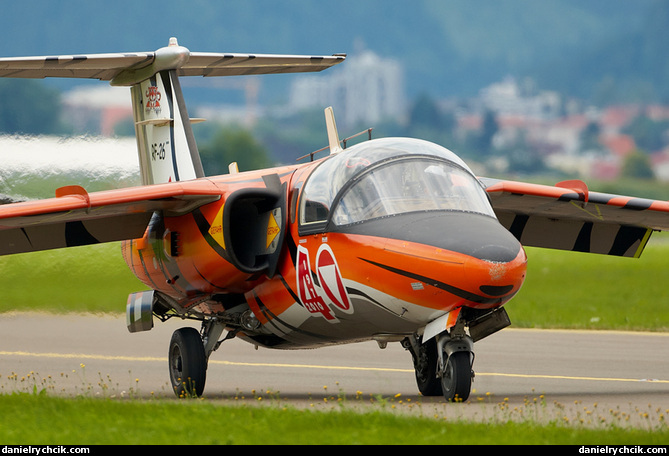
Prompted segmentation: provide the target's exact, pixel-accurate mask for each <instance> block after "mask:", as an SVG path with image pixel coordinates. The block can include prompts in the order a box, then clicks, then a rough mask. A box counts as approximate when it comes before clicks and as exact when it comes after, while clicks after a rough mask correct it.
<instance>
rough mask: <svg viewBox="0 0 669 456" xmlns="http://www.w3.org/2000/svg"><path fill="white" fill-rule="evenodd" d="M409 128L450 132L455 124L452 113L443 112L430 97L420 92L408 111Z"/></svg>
mask: <svg viewBox="0 0 669 456" xmlns="http://www.w3.org/2000/svg"><path fill="white" fill-rule="evenodd" d="M409 126H410V128H411V129H423V128H427V129H433V130H437V131H439V132H444V131H447V132H450V131H451V130H452V129H453V127H454V126H455V118H454V117H453V115H449V114H446V113H443V112H442V111H441V110H440V109H439V106H437V103H436V102H435V101H434V99H433V98H432V97H430V96H429V95H427V94H422V95H420V96H419V97H418V98H416V101H415V102H414V103H413V105H412V107H411V111H410V113H409Z"/></svg>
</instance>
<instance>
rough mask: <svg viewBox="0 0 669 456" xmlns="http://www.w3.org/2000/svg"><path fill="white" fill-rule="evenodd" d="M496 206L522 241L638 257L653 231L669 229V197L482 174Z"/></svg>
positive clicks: (500, 214)
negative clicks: (660, 198)
mask: <svg viewBox="0 0 669 456" xmlns="http://www.w3.org/2000/svg"><path fill="white" fill-rule="evenodd" d="M481 182H482V183H483V185H484V186H485V187H486V191H487V192H488V195H489V196H490V200H491V202H492V206H493V209H494V210H495V213H496V214H497V217H498V218H499V220H500V222H501V223H502V225H504V226H505V227H506V228H507V229H508V230H509V231H510V232H511V233H512V234H513V235H514V236H515V237H516V238H517V239H518V240H519V241H520V242H521V243H522V244H523V245H526V246H531V247H544V248H551V249H558V250H570V251H577V252H590V253H599V254H605V255H615V256H624V257H635V258H637V257H639V256H640V255H641V253H642V251H643V249H644V247H645V246H646V243H647V242H648V239H649V238H650V235H651V234H652V232H653V231H664V230H669V202H666V201H658V200H649V199H642V198H633V197H628V196H620V195H610V194H606V193H597V192H590V191H589V190H588V188H587V186H586V185H585V184H584V183H583V182H581V181H566V182H561V183H559V184H557V185H555V186H547V185H538V184H530V183H524V182H514V181H505V180H496V179H487V178H483V179H481Z"/></svg>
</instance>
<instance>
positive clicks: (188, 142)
mask: <svg viewBox="0 0 669 456" xmlns="http://www.w3.org/2000/svg"><path fill="white" fill-rule="evenodd" d="M131 94H132V105H133V115H134V120H135V134H136V136H137V151H138V154H139V165H140V171H141V175H142V183H143V184H145V185H148V184H160V183H165V182H174V181H182V180H190V179H196V178H198V177H204V170H203V168H202V162H201V161H200V155H199V153H198V150H197V144H196V142H195V137H194V136H193V129H192V128H191V120H190V119H189V117H188V112H187V110H186V103H185V102H184V98H183V94H182V92H181V85H180V83H179V78H178V76H177V74H176V70H166V71H161V72H159V73H157V74H155V75H153V76H152V77H150V78H149V79H147V80H145V81H142V82H140V83H138V84H135V85H133V86H132V90H131Z"/></svg>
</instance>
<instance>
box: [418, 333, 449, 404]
mask: <svg viewBox="0 0 669 456" xmlns="http://www.w3.org/2000/svg"><path fill="white" fill-rule="evenodd" d="M437 363H438V356H437V341H436V340H435V339H434V338H433V339H430V340H428V341H427V342H426V343H424V344H421V345H420V348H419V350H418V353H417V354H416V355H414V369H415V371H416V384H417V385H418V391H420V393H421V394H422V395H423V396H430V397H431V396H441V395H442V394H443V392H442V388H441V381H440V380H439V378H437Z"/></svg>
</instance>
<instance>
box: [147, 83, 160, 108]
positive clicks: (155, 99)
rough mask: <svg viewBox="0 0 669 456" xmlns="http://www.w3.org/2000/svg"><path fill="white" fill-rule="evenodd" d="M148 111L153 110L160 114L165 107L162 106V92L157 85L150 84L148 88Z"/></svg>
mask: <svg viewBox="0 0 669 456" xmlns="http://www.w3.org/2000/svg"><path fill="white" fill-rule="evenodd" d="M145 96H146V113H147V114H149V113H150V112H151V111H153V112H154V113H155V114H156V115H158V114H160V111H162V110H163V109H162V108H161V107H160V99H161V98H162V94H161V93H160V91H159V90H158V87H156V86H149V88H148V89H147V90H146V95H145Z"/></svg>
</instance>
